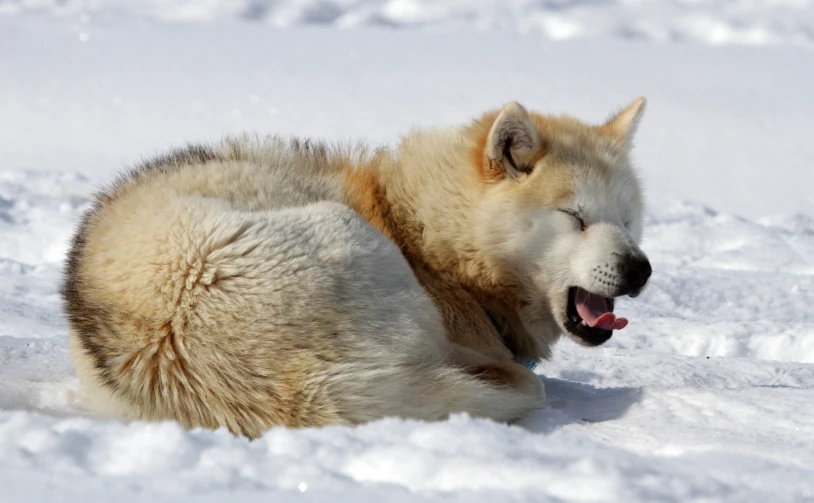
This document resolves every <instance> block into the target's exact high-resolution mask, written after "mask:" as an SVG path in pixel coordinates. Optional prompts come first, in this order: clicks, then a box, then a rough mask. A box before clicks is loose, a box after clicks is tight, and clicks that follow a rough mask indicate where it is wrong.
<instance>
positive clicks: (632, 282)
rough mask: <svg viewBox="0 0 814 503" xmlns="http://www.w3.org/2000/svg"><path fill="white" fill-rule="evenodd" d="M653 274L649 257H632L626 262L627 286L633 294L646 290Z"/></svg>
mask: <svg viewBox="0 0 814 503" xmlns="http://www.w3.org/2000/svg"><path fill="white" fill-rule="evenodd" d="M651 274H653V269H652V268H651V267H650V261H649V260H647V257H639V256H632V257H630V258H629V259H627V261H626V262H625V265H624V276H625V284H626V286H627V287H628V288H629V289H630V290H631V291H633V292H638V291H639V290H641V289H642V288H644V285H646V284H647V280H648V279H650V275H651Z"/></svg>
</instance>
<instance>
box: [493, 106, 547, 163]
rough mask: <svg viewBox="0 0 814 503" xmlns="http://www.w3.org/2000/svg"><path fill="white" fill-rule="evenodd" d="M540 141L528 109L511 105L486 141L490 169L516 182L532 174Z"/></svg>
mask: <svg viewBox="0 0 814 503" xmlns="http://www.w3.org/2000/svg"><path fill="white" fill-rule="evenodd" d="M540 141H541V140H540V134H539V133H538V132H537V128H536V127H535V126H534V123H533V122H532V121H531V117H529V113H528V112H527V111H526V109H525V108H523V106H522V105H520V103H517V102H516V101H513V102H511V103H509V104H508V105H506V106H505V107H503V110H501V111H500V114H499V115H498V116H497V119H495V122H494V124H492V129H491V130H489V138H488V139H487V141H486V157H487V158H488V159H487V162H488V163H489V169H495V170H500V171H501V172H502V174H503V175H504V176H509V177H512V178H519V177H520V175H522V174H524V173H530V172H531V170H532V169H533V168H534V166H533V164H532V161H533V158H534V157H535V154H536V153H537V151H538V150H539V149H540Z"/></svg>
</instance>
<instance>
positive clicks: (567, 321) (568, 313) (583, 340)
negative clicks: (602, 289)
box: [558, 288, 614, 346]
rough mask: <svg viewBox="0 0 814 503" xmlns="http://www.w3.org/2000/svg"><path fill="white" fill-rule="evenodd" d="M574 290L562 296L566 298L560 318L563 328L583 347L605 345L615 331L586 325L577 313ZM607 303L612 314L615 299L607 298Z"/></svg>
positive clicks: (568, 290) (569, 290)
mask: <svg viewBox="0 0 814 503" xmlns="http://www.w3.org/2000/svg"><path fill="white" fill-rule="evenodd" d="M573 290H574V289H573V288H568V289H566V291H565V292H564V293H563V294H562V296H563V298H564V302H563V303H562V305H564V306H565V310H564V311H562V312H561V314H560V316H559V317H558V318H559V320H558V321H559V323H560V326H561V328H562V329H563V331H564V332H565V333H566V334H568V336H569V337H571V339H573V340H574V341H576V342H577V343H578V344H581V345H583V346H599V345H601V344H604V343H605V342H607V341H608V340H609V339H610V338H611V337H612V336H613V330H606V329H602V328H597V327H589V326H588V325H586V324H585V323H584V322H583V320H582V317H580V315H579V313H578V312H577V307H576V303H575V301H574V294H573ZM606 301H607V303H608V308H609V310H610V312H613V307H614V302H613V298H606Z"/></svg>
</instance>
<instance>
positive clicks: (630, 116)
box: [601, 96, 647, 145]
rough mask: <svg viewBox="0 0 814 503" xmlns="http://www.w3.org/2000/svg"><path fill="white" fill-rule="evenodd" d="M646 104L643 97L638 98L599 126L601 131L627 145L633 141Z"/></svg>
mask: <svg viewBox="0 0 814 503" xmlns="http://www.w3.org/2000/svg"><path fill="white" fill-rule="evenodd" d="M646 104H647V100H645V99H644V96H639V97H638V98H636V100H635V101H633V103H631V104H630V105H628V106H627V107H626V108H625V109H624V110H622V111H621V112H619V113H617V114H616V115H614V116H613V117H611V118H610V119H608V121H607V122H606V123H605V124H603V125H602V126H601V129H602V130H604V131H605V132H607V133H608V134H610V135H611V136H613V137H615V138H618V139H620V140H623V141H624V142H625V143H627V144H628V145H629V144H630V143H631V142H632V141H633V136H634V135H635V134H636V128H637V127H638V126H639V121H640V120H641V118H642V115H644V108H645V105H646Z"/></svg>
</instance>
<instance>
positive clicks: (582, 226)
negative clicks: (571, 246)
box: [557, 208, 587, 231]
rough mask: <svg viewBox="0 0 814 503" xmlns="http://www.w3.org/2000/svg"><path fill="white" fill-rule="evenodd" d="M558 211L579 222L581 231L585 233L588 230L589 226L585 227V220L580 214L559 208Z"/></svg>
mask: <svg viewBox="0 0 814 503" xmlns="http://www.w3.org/2000/svg"><path fill="white" fill-rule="evenodd" d="M557 211H561V212H563V213H565V214H566V215H570V216H571V217H573V218H575V219H576V220H577V222H579V230H580V231H584V230H585V229H586V227H587V226H586V225H585V220H584V219H583V218H582V215H580V214H579V213H578V212H576V211H574V210H572V209H568V208H558V209H557Z"/></svg>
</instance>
